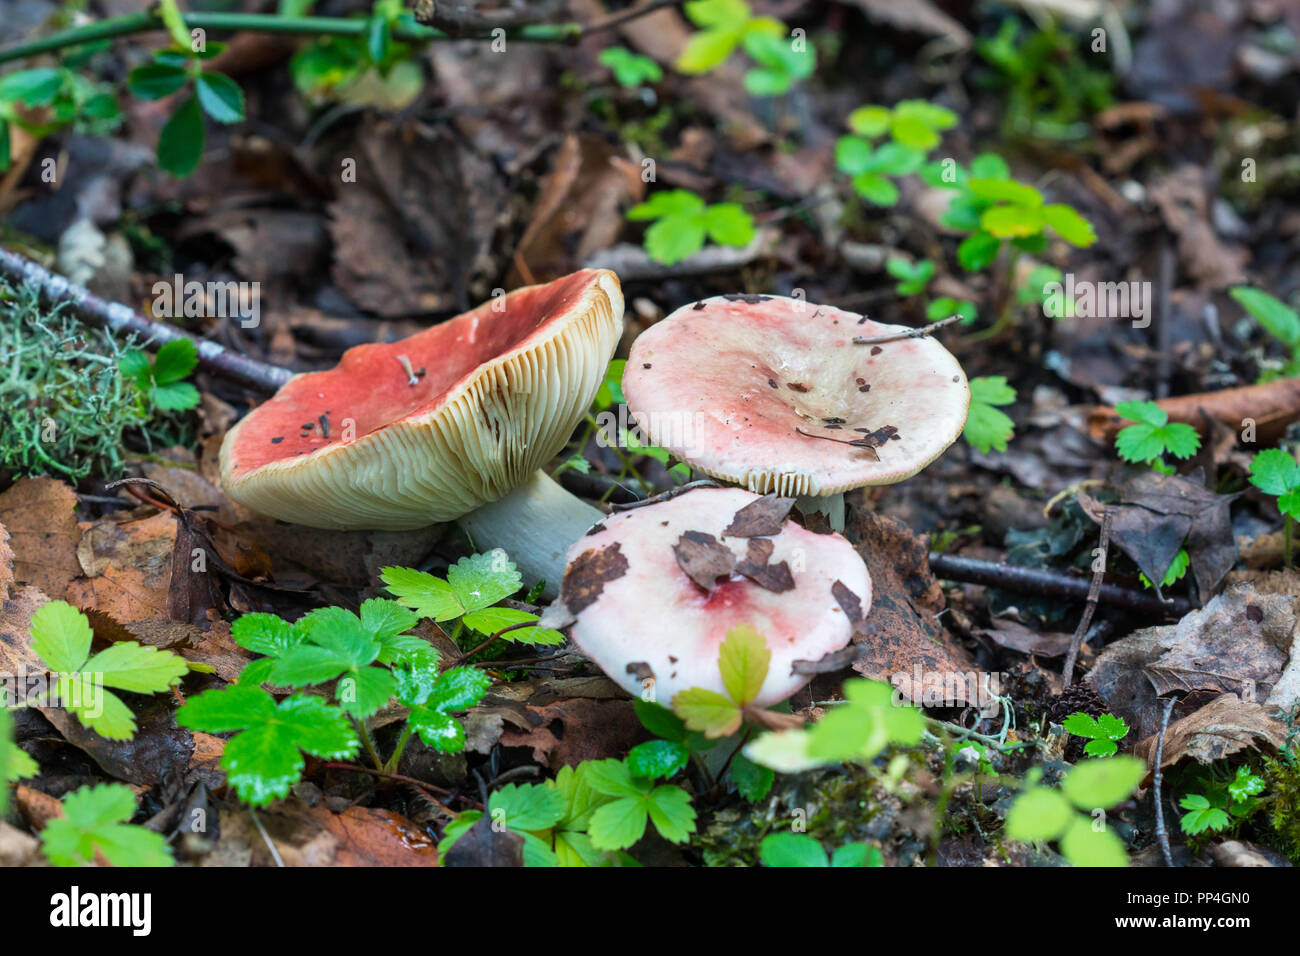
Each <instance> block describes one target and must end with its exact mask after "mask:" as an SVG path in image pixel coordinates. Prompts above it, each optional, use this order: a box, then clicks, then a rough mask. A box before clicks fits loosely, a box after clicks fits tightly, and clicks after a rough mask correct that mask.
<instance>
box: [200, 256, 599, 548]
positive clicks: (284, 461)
mask: <svg viewBox="0 0 1300 956" xmlns="http://www.w3.org/2000/svg"><path fill="white" fill-rule="evenodd" d="M622 331H623V293H622V291H621V289H620V287H619V282H618V277H617V276H616V275H615V274H614V273H612V272H609V271H607V270H586V271H583V272H577V273H574V274H573V275H570V276H566V277H564V278H562V279H557V280H555V281H554V282H551V283H548V284H546V285H538V286H529V287H528V288H524V289H517V290H515V291H514V292H511V293H510V294H509V295H506V296H505V297H503V298H500V299H496V300H494V301H492V302H486V303H484V304H483V305H480V306H479V307H478V308H476V309H474V310H473V311H471V312H467V313H465V314H464V315H461V316H457V317H456V318H454V319H451V320H450V321H447V322H443V323H441V324H439V325H435V326H433V327H431V328H428V329H426V330H424V331H423V332H419V333H417V334H416V335H413V336H411V337H410V338H406V339H403V340H401V341H400V342H393V343H389V344H383V345H361V346H357V347H356V348H352V349H349V350H348V351H347V352H345V353H344V355H343V358H342V360H341V361H340V362H339V364H338V366H337V367H335V368H333V369H330V370H328V371H323V372H310V373H307V374H304V375H298V376H295V377H294V378H293V379H291V380H290V381H289V383H288V384H286V385H285V386H284V387H283V388H281V389H280V391H279V392H278V393H276V395H275V397H274V398H272V399H270V400H269V401H267V402H265V403H264V404H262V405H260V406H258V407H257V408H256V409H254V410H253V411H252V412H251V413H250V414H249V415H248V416H247V417H246V418H244V419H243V421H241V422H240V423H239V424H238V425H236V426H235V427H234V428H233V429H231V430H230V432H229V433H228V434H227V435H226V438H225V441H224V443H223V444H222V446H221V480H222V484H223V485H224V486H225V488H226V492H227V493H228V494H229V495H230V497H231V498H233V499H234V500H236V501H238V502H240V503H241V504H244V505H247V506H248V507H250V508H252V509H254V510H255V511H260V512H262V513H264V514H268V515H271V516H273V517H276V518H280V519H283V520H285V521H292V522H295V523H297V524H303V525H308V526H310V527H315V528H339V529H361V528H365V529H374V530H402V529H408V528H419V527H423V526H425V525H429V524H433V523H435V522H439V521H450V520H452V519H454V518H458V517H460V516H461V515H463V514H465V513H467V512H469V511H472V510H473V509H475V508H477V507H479V506H480V505H483V504H485V503H487V502H489V501H495V500H497V499H498V498H501V497H503V496H504V495H506V494H507V493H508V492H509V491H510V490H511V489H512V488H514V487H515V485H517V484H518V483H519V482H521V481H522V480H523V479H524V478H525V477H527V476H528V475H531V474H532V473H533V472H534V471H536V469H538V468H539V467H540V466H541V465H542V464H543V463H545V462H546V461H547V460H548V459H550V458H551V457H552V456H553V455H555V453H556V452H558V451H559V450H560V448H562V447H563V445H564V443H565V441H567V440H568V438H569V436H570V434H571V433H572V431H573V429H574V427H575V425H576V424H577V423H578V421H579V420H581V418H582V416H583V414H584V413H585V411H586V410H587V408H588V406H589V405H590V404H591V400H592V398H593V397H594V396H595V394H596V390H597V389H598V388H599V387H600V383H601V381H602V379H603V376H604V372H605V368H606V366H607V365H608V364H609V359H610V357H611V356H612V355H613V353H614V349H615V347H616V346H617V344H618V341H619V338H620V336H621V335H622ZM408 369H409V371H408ZM411 372H413V373H414V379H413V377H412V374H411Z"/></svg>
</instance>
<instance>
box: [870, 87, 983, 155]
mask: <svg viewBox="0 0 1300 956" xmlns="http://www.w3.org/2000/svg"><path fill="white" fill-rule="evenodd" d="M848 122H849V129H851V130H853V132H854V133H856V134H857V135H859V136H863V137H865V138H867V139H879V138H880V137H881V136H884V135H885V134H886V133H888V134H889V137H890V138H891V139H892V140H893V141H894V142H896V143H899V144H900V145H903V146H907V147H910V148H912V149H919V150H922V151H923V152H928V151H929V150H931V149H933V148H934V147H936V146H938V145H939V139H940V136H941V134H942V132H943V131H944V130H946V129H952V128H953V127H954V126H956V125H957V114H956V113H954V112H953V111H952V110H949V109H945V108H944V107H942V106H936V105H935V104H933V103H927V102H926V101H925V100H902V101H900V102H899V103H897V104H896V105H895V106H894V107H893V108H892V109H891V108H890V107H888V106H859V107H858V108H857V109H855V110H854V111H853V112H852V113H850V114H849V121H848Z"/></svg>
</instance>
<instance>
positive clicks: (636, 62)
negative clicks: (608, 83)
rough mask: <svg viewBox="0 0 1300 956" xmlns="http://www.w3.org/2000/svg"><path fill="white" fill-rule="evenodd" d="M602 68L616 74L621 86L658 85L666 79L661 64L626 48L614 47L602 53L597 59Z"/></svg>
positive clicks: (615, 76) (615, 77) (607, 48)
mask: <svg viewBox="0 0 1300 956" xmlns="http://www.w3.org/2000/svg"><path fill="white" fill-rule="evenodd" d="M596 59H597V60H598V61H599V62H600V64H601V65H602V66H607V67H609V68H610V70H612V71H613V73H614V79H616V80H618V82H619V85H620V86H626V87H635V86H640V85H641V84H642V83H658V82H659V81H660V80H662V79H663V78H664V71H663V70H661V69H660V68H659V64H658V63H656V62H655V61H654V60H652V59H650V57H648V56H642V55H641V54H639V53H633V52H632V51H631V50H629V49H627V48H626V47H621V46H612V47H606V48H605V49H603V50H601V51H600V55H599V56H598V57H597V58H596Z"/></svg>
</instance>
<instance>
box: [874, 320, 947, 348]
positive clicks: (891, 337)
mask: <svg viewBox="0 0 1300 956" xmlns="http://www.w3.org/2000/svg"><path fill="white" fill-rule="evenodd" d="M960 321H961V316H960V315H950V316H948V318H946V319H940V320H939V321H938V322H931V323H930V324H929V325H923V326H921V327H920V328H919V329H908V330H907V331H906V332H890V333H889V334H888V335H871V336H863V335H858V336H855V337H854V339H853V344H854V345H879V344H880V343H882V342H899V341H901V340H903V339H919V338H921V336H923V335H933V334H934V333H935V332H938V331H939V330H940V329H942V328H946V327H947V326H949V325H952V324H953V323H954V322H960Z"/></svg>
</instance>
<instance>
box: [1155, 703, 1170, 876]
mask: <svg viewBox="0 0 1300 956" xmlns="http://www.w3.org/2000/svg"><path fill="white" fill-rule="evenodd" d="M1173 709H1174V699H1173V698H1172V697H1170V698H1168V699H1167V700H1166V701H1165V712H1164V713H1163V714H1162V715H1161V716H1160V738H1159V739H1158V740H1157V741H1156V770H1155V789H1154V793H1153V794H1152V797H1153V798H1154V799H1155V801H1156V839H1157V840H1159V841H1160V853H1161V855H1162V856H1164V858H1165V866H1173V865H1174V855H1173V853H1172V852H1171V851H1170V849H1169V831H1168V830H1166V829H1165V807H1164V803H1163V802H1162V798H1161V796H1160V784H1161V781H1162V780H1163V779H1164V771H1163V770H1162V769H1161V764H1162V763H1164V759H1165V734H1166V733H1168V732H1169V714H1170V712H1172V711H1173Z"/></svg>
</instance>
